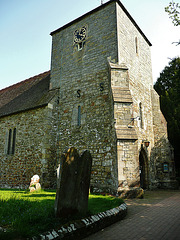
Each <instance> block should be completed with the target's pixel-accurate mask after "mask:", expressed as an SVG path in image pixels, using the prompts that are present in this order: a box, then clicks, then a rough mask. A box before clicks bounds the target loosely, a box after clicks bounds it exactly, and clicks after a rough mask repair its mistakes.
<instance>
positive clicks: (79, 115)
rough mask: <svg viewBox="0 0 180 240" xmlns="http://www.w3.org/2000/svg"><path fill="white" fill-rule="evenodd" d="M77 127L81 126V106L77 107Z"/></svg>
mask: <svg viewBox="0 0 180 240" xmlns="http://www.w3.org/2000/svg"><path fill="white" fill-rule="evenodd" d="M77 123H78V127H80V126H81V106H78V122H77Z"/></svg>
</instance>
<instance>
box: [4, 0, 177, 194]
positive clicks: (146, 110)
mask: <svg viewBox="0 0 180 240" xmlns="http://www.w3.org/2000/svg"><path fill="white" fill-rule="evenodd" d="M51 35H52V61H51V71H50V72H45V73H43V74H40V75H38V76H34V77H32V78H30V79H27V80H25V81H22V82H20V83H18V84H16V85H13V86H10V87H9V88H6V89H3V90H1V91H0V127H1V132H0V139H1V141H0V187H21V188H25V187H28V185H29V181H30V179H31V177H32V176H33V175H34V174H38V175H39V176H40V182H41V184H42V187H43V188H54V187H56V169H57V167H58V164H59V161H60V157H61V155H62V154H63V153H64V152H65V151H66V150H67V149H68V148H70V147H75V148H77V150H78V151H79V152H80V153H82V152H83V151H85V150H89V151H90V152H91V154H92V158H93V165H92V174H91V190H92V191H94V192H110V193H117V191H118V192H121V191H123V190H124V189H127V190H129V189H137V188H139V187H142V188H143V189H145V188H151V189H152V188H175V186H176V181H175V170H174V162H173V149H172V148H171V145H170V143H169V141H168V137H167V126H166V120H165V119H164V117H163V115H162V113H161V111H160V106H159V96H158V94H157V93H156V92H155V90H154V89H153V79H152V69H151V54H150V47H151V43H150V42H149V40H148V39H147V37H146V36H145V35H144V33H143V32H142V31H141V29H140V28H139V27H138V25H137V24H136V22H135V21H134V19H133V18H132V17H131V15H130V14H129V13H128V11H127V10H126V9H125V8H124V6H123V5H122V4H121V2H120V1H118V0H111V1H108V2H107V3H105V4H103V5H101V6H99V7H98V8H96V9H94V10H92V11H90V12H88V13H86V14H85V15H83V16H81V17H79V18H77V19H76V20H74V21H72V22H70V23H68V24H67V25H65V26H63V27H61V28H59V29H57V30H55V31H53V32H52V33H51Z"/></svg>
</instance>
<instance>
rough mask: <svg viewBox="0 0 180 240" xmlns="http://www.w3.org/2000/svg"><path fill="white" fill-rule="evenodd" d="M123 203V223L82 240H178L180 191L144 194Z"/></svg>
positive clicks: (179, 230) (179, 229) (179, 234)
mask: <svg viewBox="0 0 180 240" xmlns="http://www.w3.org/2000/svg"><path fill="white" fill-rule="evenodd" d="M126 203H127V205H128V214H127V216H126V218H125V219H124V220H122V221H120V222H117V223H115V224H113V225H111V226H110V227H107V228H106V229H103V230H101V231H100V232H98V233H96V234H93V235H91V236H89V237H87V238H85V239H84V240H138V239H139V240H160V239H161V240H180V191H152V192H151V191H147V192H145V197H144V199H134V200H126Z"/></svg>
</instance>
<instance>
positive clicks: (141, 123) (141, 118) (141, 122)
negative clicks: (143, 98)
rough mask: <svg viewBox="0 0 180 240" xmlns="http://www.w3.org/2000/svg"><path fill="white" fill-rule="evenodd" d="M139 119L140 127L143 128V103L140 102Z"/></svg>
mask: <svg viewBox="0 0 180 240" xmlns="http://www.w3.org/2000/svg"><path fill="white" fill-rule="evenodd" d="M139 118H140V119H139V121H140V128H143V113H142V103H141V102H140V103H139Z"/></svg>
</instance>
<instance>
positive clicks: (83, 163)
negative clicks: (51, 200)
mask: <svg viewBox="0 0 180 240" xmlns="http://www.w3.org/2000/svg"><path fill="white" fill-rule="evenodd" d="M91 166H92V157H91V154H90V152H89V151H85V152H84V153H83V154H82V155H81V156H79V154H78V151H77V150H76V149H75V148H70V149H69V150H68V152H67V153H66V154H64V155H63V156H62V157H61V160H60V171H59V179H58V183H57V192H56V200H55V214H56V216H57V217H67V216H69V215H72V214H77V213H81V214H83V213H86V212H87V210H88V195H89V186H90V176H91Z"/></svg>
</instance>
